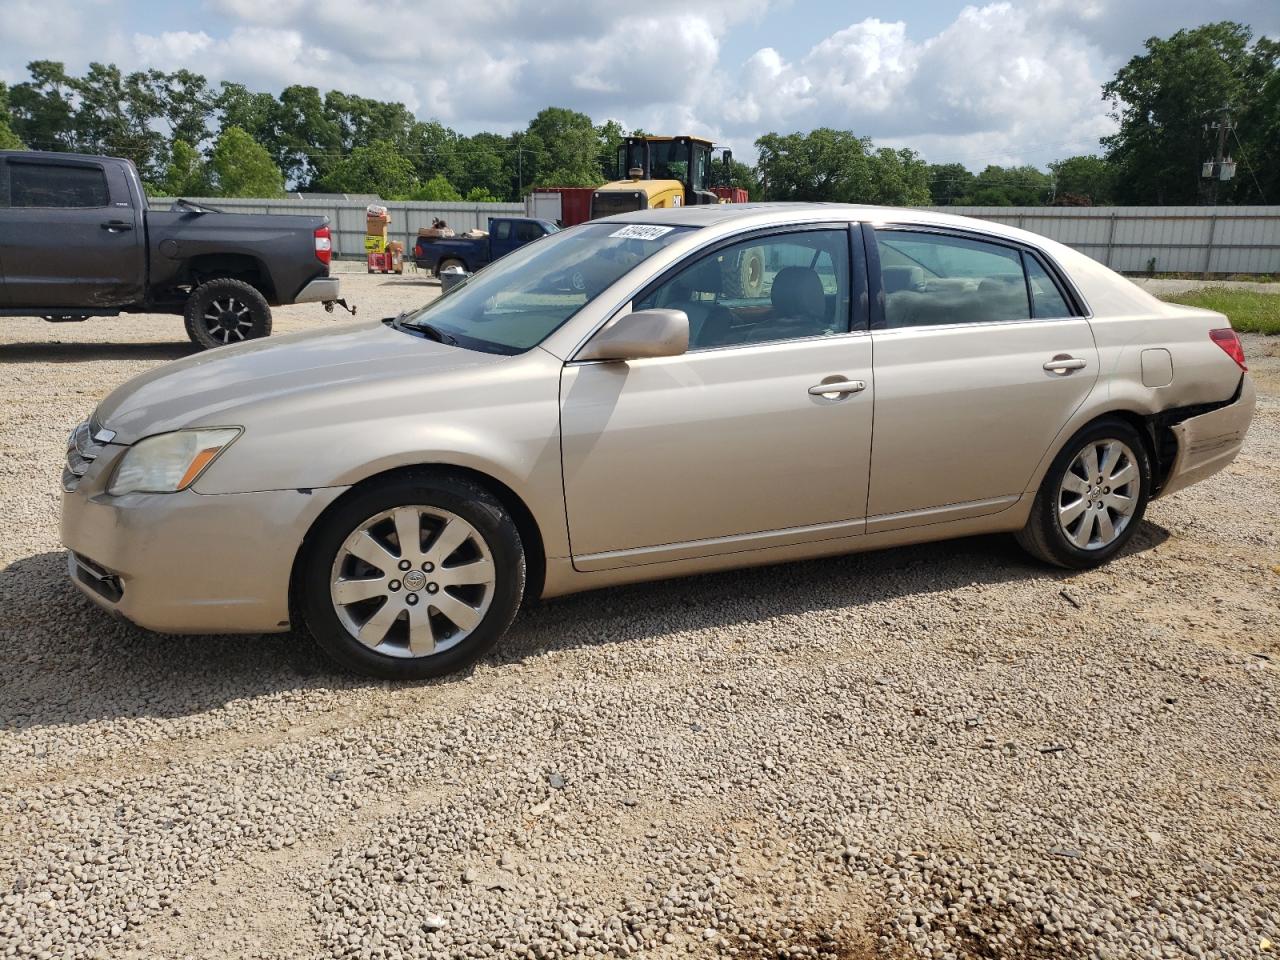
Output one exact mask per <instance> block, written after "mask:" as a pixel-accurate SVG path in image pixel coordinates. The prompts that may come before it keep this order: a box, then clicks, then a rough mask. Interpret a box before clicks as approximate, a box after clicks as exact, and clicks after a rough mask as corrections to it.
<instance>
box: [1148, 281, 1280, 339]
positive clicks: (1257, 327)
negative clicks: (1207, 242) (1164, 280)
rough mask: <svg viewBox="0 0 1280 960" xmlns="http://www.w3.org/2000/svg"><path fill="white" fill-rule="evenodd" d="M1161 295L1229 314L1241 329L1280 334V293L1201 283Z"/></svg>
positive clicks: (1242, 330) (1192, 305)
mask: <svg viewBox="0 0 1280 960" xmlns="http://www.w3.org/2000/svg"><path fill="white" fill-rule="evenodd" d="M1160 299H1161V300H1168V301H1169V302H1170V303H1182V304H1186V305H1187V306H1189V307H1201V308H1203V309H1205V310H1216V311H1218V313H1223V314H1226V316H1227V318H1228V319H1229V320H1230V321H1231V326H1233V327H1235V328H1236V329H1237V330H1239V331H1240V332H1241V333H1267V334H1272V335H1273V336H1274V335H1277V334H1280V294H1275V293H1255V292H1252V291H1247V290H1230V289H1227V288H1225V287H1202V288H1201V289H1199V290H1192V291H1190V292H1188V293H1177V294H1172V295H1170V296H1165V297H1161V298H1160Z"/></svg>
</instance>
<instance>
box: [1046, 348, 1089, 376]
mask: <svg viewBox="0 0 1280 960" xmlns="http://www.w3.org/2000/svg"><path fill="white" fill-rule="evenodd" d="M1087 366H1088V362H1087V361H1084V360H1081V359H1080V358H1079V357H1073V356H1071V355H1070V354H1068V353H1060V354H1058V355H1057V356H1056V357H1054V358H1053V359H1052V360H1050V361H1049V362H1048V363H1046V364H1045V365H1044V368H1045V369H1046V370H1048V371H1049V372H1050V373H1058V374H1062V375H1064V376H1065V375H1066V374H1068V373H1070V372H1071V371H1072V370H1083V369H1084V368H1085V367H1087Z"/></svg>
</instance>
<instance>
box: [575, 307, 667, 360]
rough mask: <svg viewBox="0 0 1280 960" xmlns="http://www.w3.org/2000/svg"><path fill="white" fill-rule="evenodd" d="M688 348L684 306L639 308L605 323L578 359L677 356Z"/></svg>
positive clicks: (630, 358)
mask: <svg viewBox="0 0 1280 960" xmlns="http://www.w3.org/2000/svg"><path fill="white" fill-rule="evenodd" d="M688 349H689V315H688V314H687V313H685V312H684V311H683V310H637V311H636V312H635V313H627V314H623V315H622V316H620V317H615V318H614V319H613V320H611V321H610V322H609V323H607V324H605V326H604V329H602V330H601V331H600V332H599V333H597V334H596V335H595V336H594V337H592V338H591V340H590V342H588V343H587V345H586V346H585V347H583V348H582V350H581V351H580V352H579V353H578V356H577V357H576V358H575V359H577V360H642V359H644V358H646V357H678V356H680V354H682V353H684V352H685V351H686V350H688Z"/></svg>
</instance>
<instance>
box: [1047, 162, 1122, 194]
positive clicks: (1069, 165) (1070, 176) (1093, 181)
mask: <svg viewBox="0 0 1280 960" xmlns="http://www.w3.org/2000/svg"><path fill="white" fill-rule="evenodd" d="M1049 169H1050V170H1052V171H1053V178H1054V197H1055V199H1054V203H1056V204H1071V205H1073V206H1081V205H1088V206H1095V207H1097V206H1105V205H1107V204H1110V203H1112V202H1114V200H1113V196H1114V193H1115V182H1116V176H1115V170H1114V169H1113V168H1112V166H1111V164H1109V163H1108V162H1107V161H1106V160H1104V159H1103V158H1102V157H1099V156H1096V155H1094V154H1089V155H1088V156H1080V157H1067V158H1066V159H1065V160H1055V161H1054V162H1053V163H1051V164H1049Z"/></svg>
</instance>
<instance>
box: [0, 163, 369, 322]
mask: <svg viewBox="0 0 1280 960" xmlns="http://www.w3.org/2000/svg"><path fill="white" fill-rule="evenodd" d="M330 253H331V239H330V235H329V220H328V218H327V217H295V216H274V215H265V214H264V215H242V214H228V213H220V212H218V211H217V210H214V209H211V208H209V207H204V206H201V205H199V204H195V203H189V202H187V201H181V200H180V201H178V202H177V203H175V204H174V205H173V208H172V209H170V210H151V209H148V206H147V197H146V193H145V192H144V191H143V189H142V181H141V180H140V179H139V178H138V171H137V170H136V169H135V168H134V166H133V164H132V163H130V162H129V161H128V160H118V159H113V158H109V157H90V156H83V155H80V154H70V153H38V152H31V151H0V316H4V315H7V316H39V317H44V318H45V319H46V320H53V321H57V320H84V319H86V318H88V317H101V316H114V315H115V314H118V313H120V312H122V311H129V312H134V313H180V314H182V315H183V316H185V318H186V326H187V335H188V336H190V337H191V339H192V340H194V341H195V342H196V343H198V344H199V345H200V346H202V347H216V346H220V345H222V344H227V343H237V342H239V341H241V340H250V339H253V338H255V337H265V336H267V335H268V334H269V333H270V332H271V306H273V305H276V306H278V305H280V304H286V303H309V302H318V303H322V304H324V306H325V308H326V309H327V310H329V311H332V310H333V306H334V304H335V303H341V302H342V301H340V300H339V299H338V280H337V278H336V277H331V276H329V258H330ZM343 306H345V304H343Z"/></svg>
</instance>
